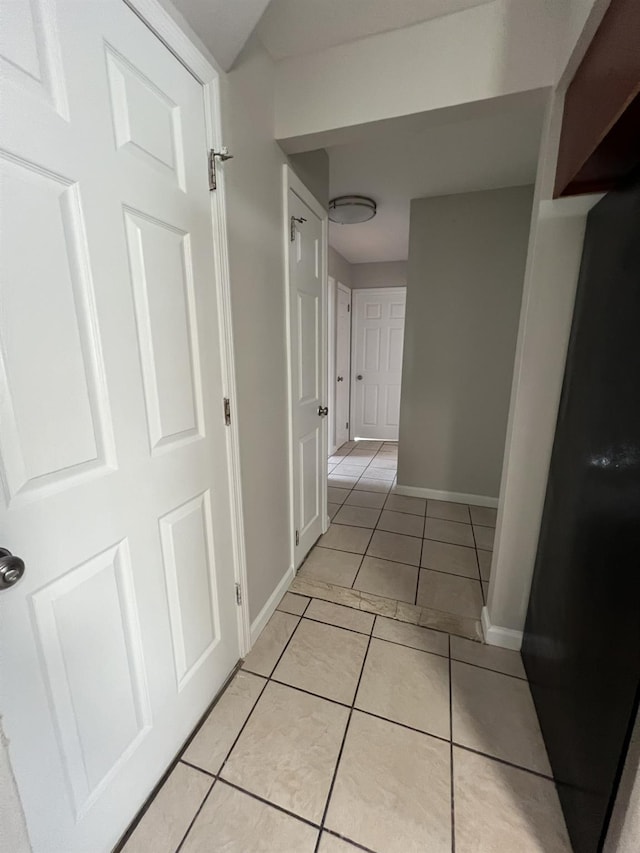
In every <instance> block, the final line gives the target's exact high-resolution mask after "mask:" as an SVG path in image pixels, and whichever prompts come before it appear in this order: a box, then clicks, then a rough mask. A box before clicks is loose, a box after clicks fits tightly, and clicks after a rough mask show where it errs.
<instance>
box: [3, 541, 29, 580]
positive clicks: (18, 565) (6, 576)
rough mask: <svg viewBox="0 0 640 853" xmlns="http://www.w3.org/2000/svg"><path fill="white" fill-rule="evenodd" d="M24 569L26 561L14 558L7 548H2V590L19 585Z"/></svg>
mask: <svg viewBox="0 0 640 853" xmlns="http://www.w3.org/2000/svg"><path fill="white" fill-rule="evenodd" d="M24 569H25V566H24V560H21V559H20V557H14V556H13V554H12V553H11V551H8V550H7V549H6V548H0V590H1V589H7V588H8V587H10V586H13V585H14V584H16V583H18V581H19V580H20V578H21V577H22V575H23V574H24Z"/></svg>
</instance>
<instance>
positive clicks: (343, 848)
mask: <svg viewBox="0 0 640 853" xmlns="http://www.w3.org/2000/svg"><path fill="white" fill-rule="evenodd" d="M360 849H362V848H359V847H354V846H353V844H349V842H348V841H345V840H344V839H343V838H338V837H337V836H336V835H331V833H330V832H323V833H322V838H321V839H320V846H319V847H318V853H358V850H360Z"/></svg>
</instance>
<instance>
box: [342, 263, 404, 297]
mask: <svg viewBox="0 0 640 853" xmlns="http://www.w3.org/2000/svg"><path fill="white" fill-rule="evenodd" d="M351 269H352V271H353V284H352V285H351V287H353V288H354V290H355V289H358V288H363V287H406V286H407V262H406V261H380V262H378V263H373V264H352V265H351Z"/></svg>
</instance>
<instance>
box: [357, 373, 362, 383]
mask: <svg viewBox="0 0 640 853" xmlns="http://www.w3.org/2000/svg"><path fill="white" fill-rule="evenodd" d="M356 379H357V380H358V381H359V382H360V381H361V380H362V374H361V373H359V374H358V375H357V376H356Z"/></svg>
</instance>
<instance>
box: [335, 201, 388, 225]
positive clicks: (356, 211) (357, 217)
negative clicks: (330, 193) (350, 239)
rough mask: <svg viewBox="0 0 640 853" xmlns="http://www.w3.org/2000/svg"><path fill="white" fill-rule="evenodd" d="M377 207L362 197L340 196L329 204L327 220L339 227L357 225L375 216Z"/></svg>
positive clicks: (373, 202)
mask: <svg viewBox="0 0 640 853" xmlns="http://www.w3.org/2000/svg"><path fill="white" fill-rule="evenodd" d="M377 209H378V208H377V206H376V203H375V201H374V200H373V199H372V198H367V197H366V196H364V195H341V196H339V197H338V198H332V199H331V201H330V202H329V219H330V220H331V221H332V222H337V223H338V224H339V225H357V224H358V223H359V222H368V221H369V220H370V219H373V217H374V216H375V215H376V211H377Z"/></svg>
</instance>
